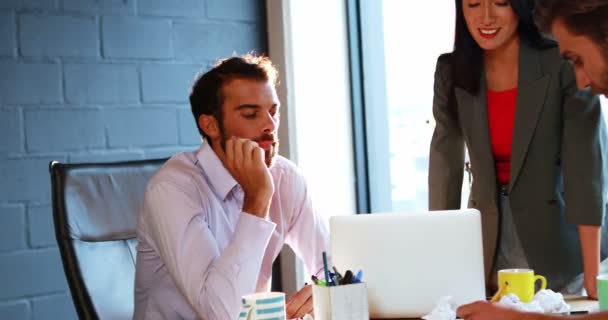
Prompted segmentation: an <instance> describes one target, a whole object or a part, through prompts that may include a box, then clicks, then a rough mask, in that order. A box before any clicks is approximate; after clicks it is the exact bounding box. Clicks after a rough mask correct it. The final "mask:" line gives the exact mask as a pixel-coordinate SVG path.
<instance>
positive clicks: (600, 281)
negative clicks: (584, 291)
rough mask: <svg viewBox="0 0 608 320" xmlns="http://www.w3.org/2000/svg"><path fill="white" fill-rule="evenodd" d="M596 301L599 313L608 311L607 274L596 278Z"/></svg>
mask: <svg viewBox="0 0 608 320" xmlns="http://www.w3.org/2000/svg"><path fill="white" fill-rule="evenodd" d="M597 299H598V302H599V305H600V310H601V311H607V310H608V274H600V275H599V276H597Z"/></svg>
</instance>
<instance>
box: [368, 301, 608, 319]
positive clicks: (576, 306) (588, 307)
mask: <svg viewBox="0 0 608 320" xmlns="http://www.w3.org/2000/svg"><path fill="white" fill-rule="evenodd" d="M564 298H565V299H566V303H568V304H569V305H570V309H571V311H588V312H597V311H598V310H599V306H598V303H597V301H595V300H587V298H586V297H582V296H574V295H566V296H564ZM371 320H374V319H371ZM392 320H420V318H400V319H392Z"/></svg>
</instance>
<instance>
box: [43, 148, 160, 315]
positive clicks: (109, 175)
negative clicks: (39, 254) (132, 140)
mask: <svg viewBox="0 0 608 320" xmlns="http://www.w3.org/2000/svg"><path fill="white" fill-rule="evenodd" d="M165 161H166V159H155V160H141V161H127V162H115V163H82V164H63V163H58V162H55V161H54V162H51V164H50V171H51V183H52V197H53V219H54V223H55V236H56V238H57V244H58V246H59V251H60V253H61V259H62V262H63V269H64V271H65V275H66V278H67V281H68V285H69V287H70V291H71V293H72V300H73V301H74V306H75V308H76V311H77V313H78V316H79V317H80V319H132V317H133V286H134V280H135V256H136V250H135V245H136V241H137V240H136V234H135V230H136V227H137V215H138V212H139V210H140V208H141V206H142V204H143V197H144V191H145V187H146V184H147V183H148V181H149V180H150V178H151V177H152V176H153V175H154V174H155V173H156V171H158V169H159V168H160V166H161V165H162V164H163V163H164V162H165Z"/></svg>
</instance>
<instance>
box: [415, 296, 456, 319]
mask: <svg viewBox="0 0 608 320" xmlns="http://www.w3.org/2000/svg"><path fill="white" fill-rule="evenodd" d="M451 299H452V297H450V296H448V297H443V298H441V299H439V301H437V304H436V305H435V309H433V311H431V313H429V314H427V315H425V316H423V317H422V319H424V320H455V319H456V310H455V309H454V306H452V304H451V303H450V300H451Z"/></svg>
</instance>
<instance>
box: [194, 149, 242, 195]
mask: <svg viewBox="0 0 608 320" xmlns="http://www.w3.org/2000/svg"><path fill="white" fill-rule="evenodd" d="M196 158H197V159H198V166H199V167H200V168H201V169H202V170H203V173H204V174H205V178H206V179H207V183H209V184H210V185H211V187H212V188H213V190H214V191H215V192H216V193H217V194H218V195H219V196H220V197H221V198H222V200H226V197H227V196H228V194H229V193H230V191H232V189H234V187H235V186H237V185H238V184H237V182H236V180H234V178H233V177H232V175H231V174H230V172H228V170H227V169H226V167H224V164H223V163H222V161H221V160H220V158H218V156H217V154H216V153H215V151H214V150H213V148H211V145H210V144H209V143H208V142H207V141H206V140H204V141H203V143H202V144H201V147H200V148H199V149H198V151H197V152H196Z"/></svg>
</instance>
